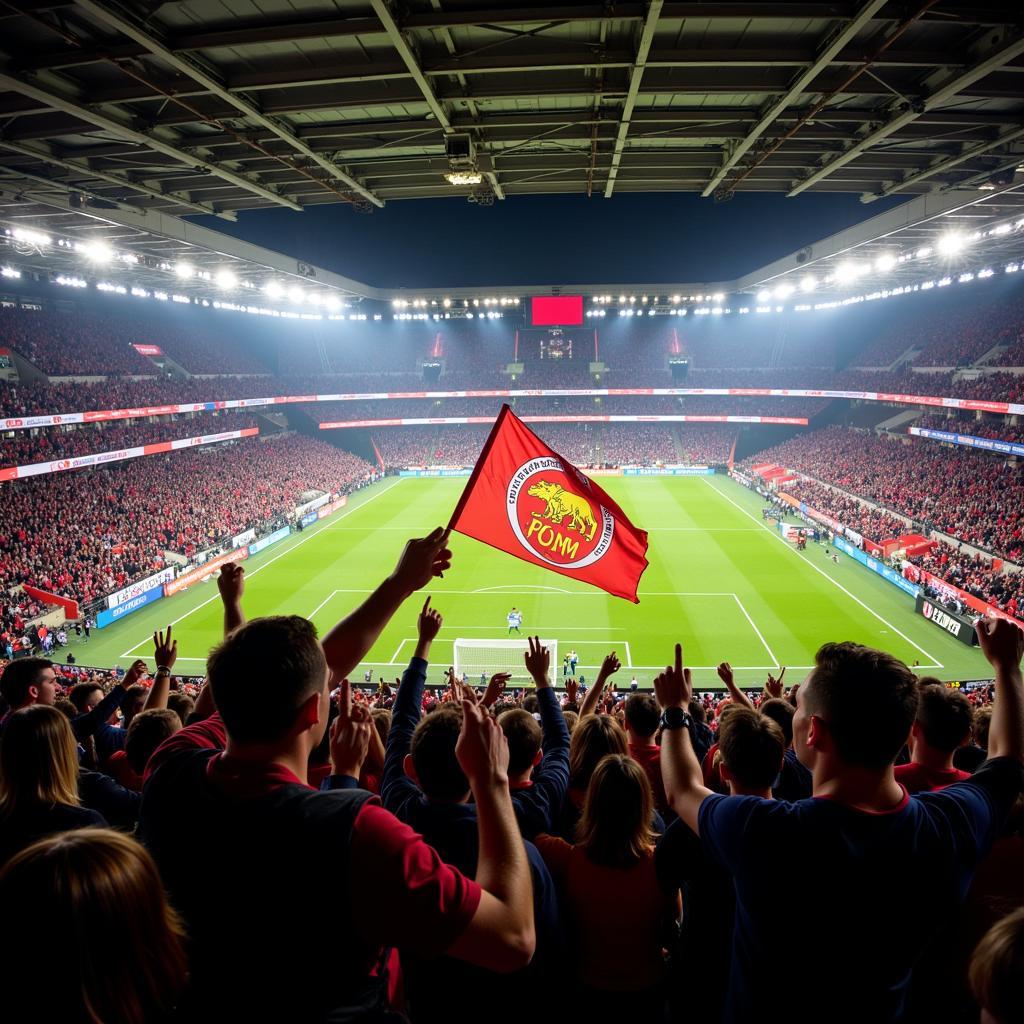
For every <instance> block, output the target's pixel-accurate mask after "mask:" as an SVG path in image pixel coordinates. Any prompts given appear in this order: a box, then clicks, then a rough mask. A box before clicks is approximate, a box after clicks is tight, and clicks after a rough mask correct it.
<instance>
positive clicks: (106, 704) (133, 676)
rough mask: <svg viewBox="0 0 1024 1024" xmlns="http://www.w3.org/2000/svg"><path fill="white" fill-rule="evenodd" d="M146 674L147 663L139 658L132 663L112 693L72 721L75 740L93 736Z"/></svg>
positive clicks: (111, 690)
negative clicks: (130, 688)
mask: <svg viewBox="0 0 1024 1024" xmlns="http://www.w3.org/2000/svg"><path fill="white" fill-rule="evenodd" d="M145 674H146V663H145V662H144V661H143V660H142V659H141V658H139V659H138V661H134V662H132V665H131V668H129V669H128V671H127V672H125V674H124V678H123V679H122V680H121V681H120V682H119V683H117V684H115V685H114V686H112V687H111V688H110V692H109V693H108V694H107V695H106V696H105V697H104V698H103V700H101V701H100V702H99V704H97V705H96V707H94V708H93V709H92V711H86V712H85V714H84V715H76V716H75V717H74V718H72V719H71V729H72V731H73V732H74V734H75V739H77V740H83V739H85V738H86V737H87V736H92V735H93V733H95V732H96V730H97V729H99V727H100V726H101V725H102V724H103V723H104V722H105V721H106V720H107V719H108V718H110V716H111V715H112V714H113V713H114V712H115V711H116V710H117V709H118V708H119V707H120V706H121V705H122V704H123V703H124V697H125V693H126V692H127V691H128V687H129V686H134V685H135V683H137V682H138V681H139V680H140V679H141V678H142V677H143V676H144V675H145Z"/></svg>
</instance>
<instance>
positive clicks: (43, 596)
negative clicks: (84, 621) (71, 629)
mask: <svg viewBox="0 0 1024 1024" xmlns="http://www.w3.org/2000/svg"><path fill="white" fill-rule="evenodd" d="M21 589H22V590H24V591H25V593H26V594H28V596H29V597H34V598H35V599H36V600H37V601H39V602H40V603H41V604H52V605H57V606H58V607H60V608H63V609H64V614H65V615H66V616H67V617H68V618H69V619H77V618H80V617H81V616H80V614H79V609H78V602H77V601H75V600H74V599H73V598H70V597H61V596H60V595H59V594H51V593H50V592H49V591H47V590H40V589H39V587H33V586H30V585H29V584H28V583H23V584H22V585H21Z"/></svg>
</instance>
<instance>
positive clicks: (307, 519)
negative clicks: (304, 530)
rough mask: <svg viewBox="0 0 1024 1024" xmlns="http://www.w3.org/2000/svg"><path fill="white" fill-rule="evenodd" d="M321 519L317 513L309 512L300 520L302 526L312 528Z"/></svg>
mask: <svg viewBox="0 0 1024 1024" xmlns="http://www.w3.org/2000/svg"><path fill="white" fill-rule="evenodd" d="M319 518H320V517H319V516H318V515H317V514H316V512H307V513H306V514H305V515H304V516H303V517H302V518H301V519H300V520H299V525H300V526H312V525H313V524H314V523H315V522H316V521H317V520H318V519H319Z"/></svg>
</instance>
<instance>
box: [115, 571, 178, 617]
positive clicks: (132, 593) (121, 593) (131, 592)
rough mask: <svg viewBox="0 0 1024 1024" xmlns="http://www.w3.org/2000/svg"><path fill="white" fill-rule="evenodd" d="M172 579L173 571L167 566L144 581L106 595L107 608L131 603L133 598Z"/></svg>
mask: <svg viewBox="0 0 1024 1024" xmlns="http://www.w3.org/2000/svg"><path fill="white" fill-rule="evenodd" d="M173 579H174V569H173V567H171V566H168V567H167V568H166V569H161V570H160V571H159V572H155V573H153V575H152V576H147V577H146V578H145V579H144V580H138V581H137V582H136V583H130V584H129V585H128V586H127V587H124V588H122V589H121V590H117V591H115V592H114V593H113V594H108V595H107V607H108V608H116V607H117V606H118V605H121V604H124V603H125V601H131V600H132V599H133V598H135V597H138V596H139V594H144V593H145V592H146V591H147V590H152V589H153V587H159V586H161V585H162V584H164V583H169V582H170V581H171V580H173Z"/></svg>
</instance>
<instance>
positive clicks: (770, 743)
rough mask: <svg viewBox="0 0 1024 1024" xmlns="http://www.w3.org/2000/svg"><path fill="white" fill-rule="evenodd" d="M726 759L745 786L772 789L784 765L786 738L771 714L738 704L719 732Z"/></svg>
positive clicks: (746, 787)
mask: <svg viewBox="0 0 1024 1024" xmlns="http://www.w3.org/2000/svg"><path fill="white" fill-rule="evenodd" d="M718 749H719V752H720V753H721V755H722V763H723V764H724V765H725V767H726V768H727V769H728V770H729V774H730V775H731V776H732V777H733V779H734V780H735V781H736V784H737V785H738V786H741V787H742V788H743V789H746V790H752V791H755V792H760V791H762V790H766V789H771V786H772V783H773V782H774V781H775V779H776V777H777V776H778V774H779V769H780V768H781V767H782V758H783V756H784V755H785V753H786V738H785V736H784V735H783V734H782V730H781V729H780V728H779V727H778V725H776V723H775V722H774V721H773V720H772V719H771V718H766V717H765V716H764V715H761V714H758V713H757V712H756V711H752V710H751V709H750V708H737V709H736V710H735V711H734V712H732V714H730V715H729V717H728V718H727V719H726V720H725V721H724V722H723V723H722V728H721V729H720V730H719V732H718Z"/></svg>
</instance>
